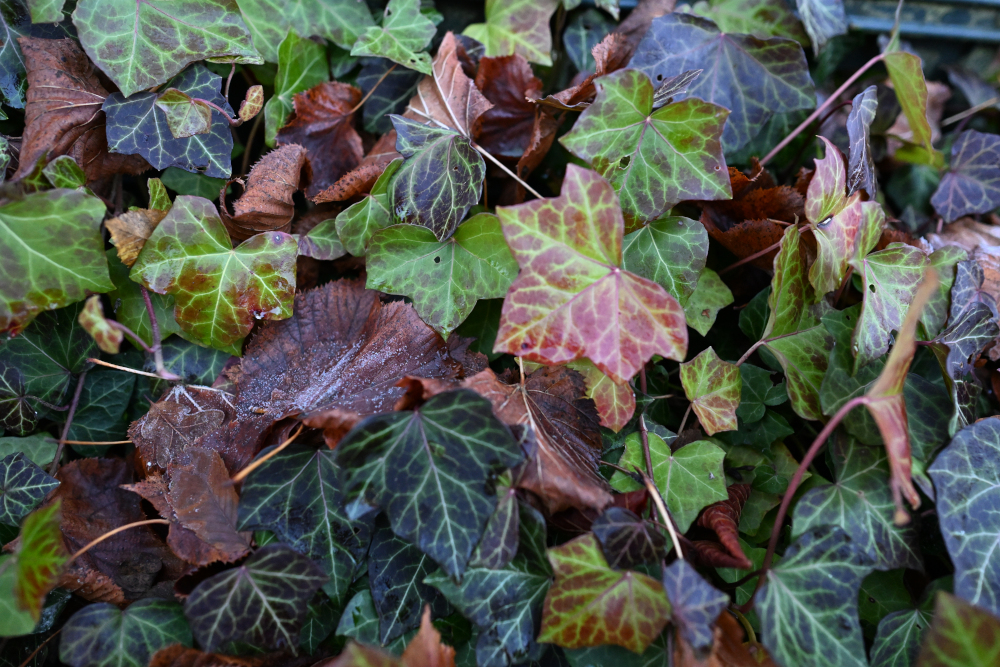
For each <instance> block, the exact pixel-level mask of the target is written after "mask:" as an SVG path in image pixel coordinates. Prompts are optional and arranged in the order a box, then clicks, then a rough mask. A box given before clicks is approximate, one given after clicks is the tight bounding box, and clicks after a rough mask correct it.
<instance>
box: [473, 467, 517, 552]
mask: <svg viewBox="0 0 1000 667" xmlns="http://www.w3.org/2000/svg"><path fill="white" fill-rule="evenodd" d="M519 510H520V503H519V502H518V500H517V488H516V487H514V486H510V485H509V480H506V484H505V480H503V479H501V481H500V483H499V486H498V487H497V507H496V509H495V510H493V514H492V515H491V516H490V520H489V521H488V522H487V523H486V529H485V530H484V531H483V537H482V539H480V540H479V544H478V545H476V551H475V552H474V553H473V554H472V560H470V561H469V567H484V568H486V569H489V570H499V569H500V568H502V567H505V566H507V565H509V564H510V562H511V561H512V560H513V559H514V556H515V555H516V554H517V547H518V544H519V542H520V540H519V533H520V527H521V521H520V511H519Z"/></svg>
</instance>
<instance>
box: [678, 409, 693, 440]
mask: <svg viewBox="0 0 1000 667" xmlns="http://www.w3.org/2000/svg"><path fill="white" fill-rule="evenodd" d="M693 405H694V403H691V402H689V403H688V406H687V410H685V411H684V416H683V417H681V425H680V426H678V427H677V435H678V436H680V434H681V433H683V432H684V425H685V424H687V421H688V415H690V414H691V407H692V406H693Z"/></svg>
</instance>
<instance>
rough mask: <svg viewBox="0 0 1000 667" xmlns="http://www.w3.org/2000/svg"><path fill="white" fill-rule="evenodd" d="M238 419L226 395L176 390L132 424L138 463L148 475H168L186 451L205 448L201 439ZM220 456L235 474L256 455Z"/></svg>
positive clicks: (226, 453)
mask: <svg viewBox="0 0 1000 667" xmlns="http://www.w3.org/2000/svg"><path fill="white" fill-rule="evenodd" d="M234 417H235V411H234V409H233V406H232V404H231V403H230V401H229V399H228V398H227V397H226V395H225V394H224V393H223V392H219V391H212V390H209V389H199V388H197V387H183V386H181V387H175V388H173V389H172V390H171V391H170V392H169V393H168V394H167V395H166V396H164V397H163V398H162V399H160V400H159V401H157V402H156V403H154V404H153V405H151V406H150V408H149V412H147V413H146V414H145V415H143V416H142V418H141V419H139V420H138V421H135V422H133V423H132V426H130V427H129V431H128V435H129V437H130V438H131V439H132V442H133V443H134V444H135V448H136V450H137V451H136V454H137V456H136V460H137V462H139V463H140V464H141V465H142V466H144V470H145V472H146V473H150V472H159V473H164V472H166V470H167V467H168V466H169V465H170V464H171V463H172V462H174V461H177V460H179V458H180V457H181V456H182V454H183V453H184V451H185V450H186V449H188V448H191V447H197V446H204V445H202V444H201V438H203V437H204V436H208V435H210V434H211V433H213V432H215V431H216V430H218V429H219V428H220V427H222V425H223V424H224V423H226V422H227V421H229V420H231V419H232V418H234ZM219 453H220V454H221V455H222V459H223V461H225V462H226V465H227V466H228V467H229V468H230V470H235V469H238V468H241V467H243V465H245V464H246V463H247V462H248V461H249V460H250V459H251V458H253V455H254V453H255V452H254V451H248V450H245V449H240V448H234V449H232V450H230V451H227V450H222V451H219Z"/></svg>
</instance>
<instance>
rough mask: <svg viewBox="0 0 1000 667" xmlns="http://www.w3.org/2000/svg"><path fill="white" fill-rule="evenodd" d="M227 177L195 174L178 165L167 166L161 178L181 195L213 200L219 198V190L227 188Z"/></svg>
mask: <svg viewBox="0 0 1000 667" xmlns="http://www.w3.org/2000/svg"><path fill="white" fill-rule="evenodd" d="M226 178H229V176H228V175H227V176H226ZM226 178H212V177H210V176H205V175H204V174H193V173H191V172H189V171H186V170H184V169H180V168H178V167H167V169H166V170H165V171H164V172H163V175H162V176H161V177H160V180H161V181H163V184H164V185H165V186H167V187H168V188H170V189H171V190H173V191H174V192H176V193H177V194H179V195H193V196H195V197H204V198H205V199H207V200H209V201H213V200H215V199H218V198H219V192H220V191H221V190H222V189H223V188H226ZM168 209H169V207H168Z"/></svg>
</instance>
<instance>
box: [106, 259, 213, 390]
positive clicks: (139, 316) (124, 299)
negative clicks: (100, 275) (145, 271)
mask: <svg viewBox="0 0 1000 667" xmlns="http://www.w3.org/2000/svg"><path fill="white" fill-rule="evenodd" d="M105 254H106V255H107V258H108V270H109V273H110V275H111V282H112V283H113V284H114V286H115V289H113V290H112V291H110V292H108V298H109V299H110V300H111V309H112V312H113V313H114V316H115V319H116V320H118V321H119V322H121V323H122V324H124V325H125V326H127V327H128V328H129V329H131V330H132V332H133V333H134V334H135V335H137V336H138V337H139V338H141V339H142V340H143V341H144V342H145V343H146V345H152V344H153V326H152V323H151V322H150V320H149V311H148V310H146V302H145V301H144V300H143V298H142V288H141V287H139V285H138V283H134V282H132V281H131V280H129V277H128V274H129V268H128V267H127V266H125V265H124V264H122V261H121V260H120V259H119V258H118V251H116V250H115V249H114V248H108V251H107V252H106V253H105ZM149 298H150V301H151V302H152V303H153V312H154V313H155V314H156V323H157V326H158V328H159V330H160V340H163V339H165V338H166V337H167V336H169V335H170V334H174V333H180V330H181V329H180V327H179V326H177V320H175V319H174V297H172V296H169V295H162V294H156V293H155V292H153V293H150V295H149ZM209 384H211V381H209Z"/></svg>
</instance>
